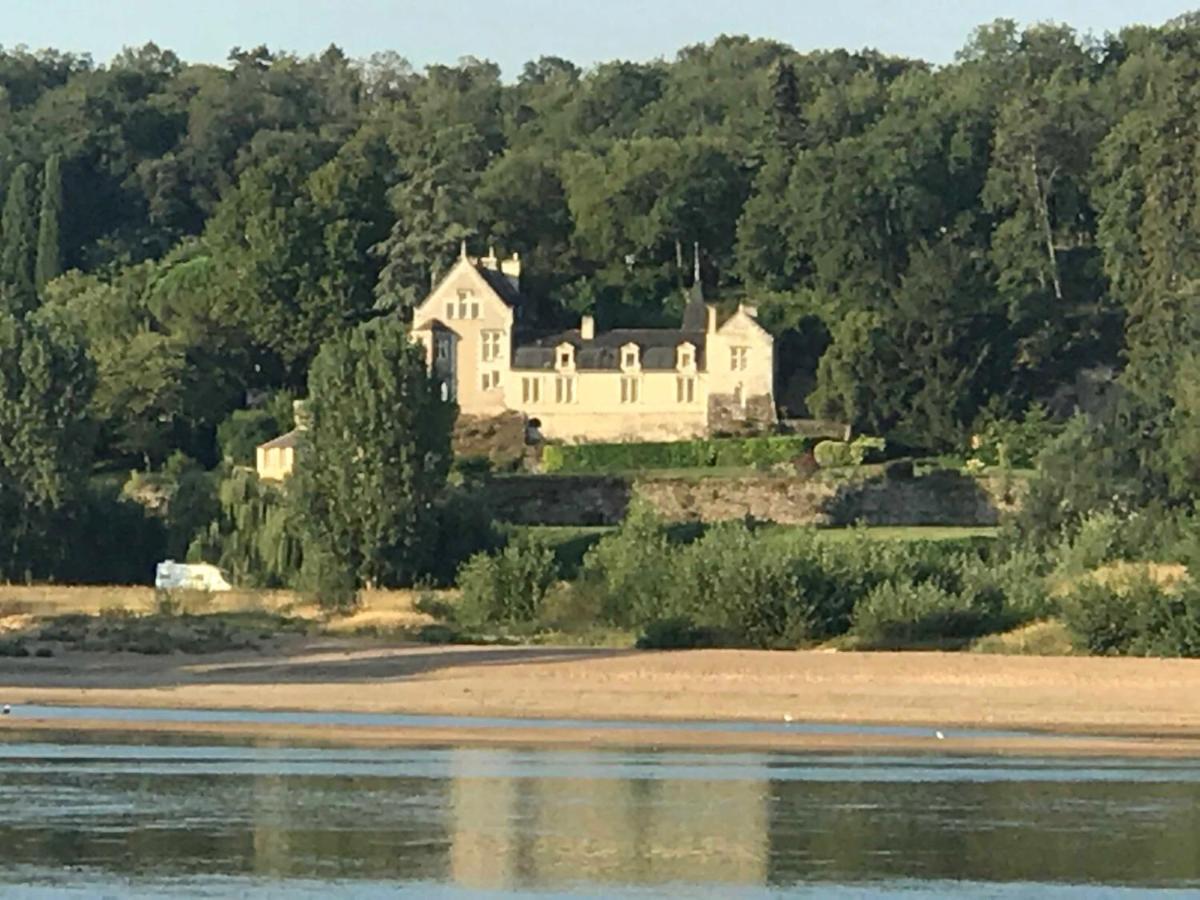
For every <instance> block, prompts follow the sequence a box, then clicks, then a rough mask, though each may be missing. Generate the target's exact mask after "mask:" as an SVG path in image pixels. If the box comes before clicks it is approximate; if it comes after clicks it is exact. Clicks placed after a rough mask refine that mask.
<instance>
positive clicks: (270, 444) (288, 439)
mask: <svg viewBox="0 0 1200 900" xmlns="http://www.w3.org/2000/svg"><path fill="white" fill-rule="evenodd" d="M303 433H304V431H303V430H302V429H300V428H293V429H292V430H291V431H289V432H288V433H287V434H281V435H280V436H279V437H277V438H273V439H272V440H269V441H267V442H266V443H265V444H259V445H258V449H259V450H286V449H289V448H292V447H295V446H296V444H298V443H299V442H300V435H302V434H303Z"/></svg>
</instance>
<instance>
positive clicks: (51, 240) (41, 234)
mask: <svg viewBox="0 0 1200 900" xmlns="http://www.w3.org/2000/svg"><path fill="white" fill-rule="evenodd" d="M62 204H63V193H62V158H61V157H60V156H59V155H58V154H57V153H52V154H51V155H50V157H49V158H48V159H47V160H46V171H45V174H44V175H43V178H42V211H41V215H40V216H39V217H38V239H37V263H36V268H35V271H34V282H35V284H36V285H37V289H38V293H41V291H42V289H43V288H45V287H46V284H47V282H50V281H53V280H54V279H55V278H57V277H58V276H59V275H61V274H62V246H61V244H60V242H59V237H58V227H59V219H60V218H61V216H62Z"/></svg>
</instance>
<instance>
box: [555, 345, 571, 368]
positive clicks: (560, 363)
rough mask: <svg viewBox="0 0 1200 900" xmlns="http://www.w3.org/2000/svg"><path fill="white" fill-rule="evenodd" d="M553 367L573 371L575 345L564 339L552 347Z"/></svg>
mask: <svg viewBox="0 0 1200 900" xmlns="http://www.w3.org/2000/svg"><path fill="white" fill-rule="evenodd" d="M554 368H555V369H557V370H558V371H560V372H573V371H575V345H574V344H569V343H567V342H566V341H563V343H561V344H559V345H558V346H557V347H555V348H554Z"/></svg>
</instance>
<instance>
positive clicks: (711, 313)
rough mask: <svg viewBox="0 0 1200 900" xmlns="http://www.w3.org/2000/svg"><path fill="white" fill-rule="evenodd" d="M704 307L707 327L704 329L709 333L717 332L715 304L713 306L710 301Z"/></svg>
mask: <svg viewBox="0 0 1200 900" xmlns="http://www.w3.org/2000/svg"><path fill="white" fill-rule="evenodd" d="M704 308H705V309H706V310H707V311H708V328H707V329H706V330H707V331H708V333H709V334H716V333H717V308H716V307H715V306H713V305H712V304H711V303H710V304H709V305H708V306H706V307H704Z"/></svg>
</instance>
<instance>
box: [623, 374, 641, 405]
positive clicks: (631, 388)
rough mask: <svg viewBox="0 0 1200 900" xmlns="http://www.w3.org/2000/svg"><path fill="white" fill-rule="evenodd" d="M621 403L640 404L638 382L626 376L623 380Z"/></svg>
mask: <svg viewBox="0 0 1200 900" xmlns="http://www.w3.org/2000/svg"><path fill="white" fill-rule="evenodd" d="M621 402H622V403H637V402H638V380H637V379H636V378H630V377H628V376H625V377H623V378H622V379H621Z"/></svg>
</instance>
